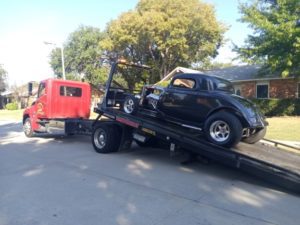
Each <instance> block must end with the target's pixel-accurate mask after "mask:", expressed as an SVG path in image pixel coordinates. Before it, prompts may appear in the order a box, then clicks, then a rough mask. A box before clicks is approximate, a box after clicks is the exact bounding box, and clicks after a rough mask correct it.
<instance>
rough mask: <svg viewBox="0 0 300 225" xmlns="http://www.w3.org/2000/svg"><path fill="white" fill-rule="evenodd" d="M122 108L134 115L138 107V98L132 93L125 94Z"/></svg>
mask: <svg viewBox="0 0 300 225" xmlns="http://www.w3.org/2000/svg"><path fill="white" fill-rule="evenodd" d="M122 109H123V111H124V112H125V113H127V114H130V115H135V114H136V112H137V109H138V100H137V99H136V98H135V97H134V96H132V95H128V96H126V98H125V100H124V103H123V105H122Z"/></svg>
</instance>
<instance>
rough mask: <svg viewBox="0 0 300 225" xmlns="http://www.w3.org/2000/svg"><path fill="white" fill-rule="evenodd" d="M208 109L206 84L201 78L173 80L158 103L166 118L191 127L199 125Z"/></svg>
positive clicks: (209, 102)
mask: <svg viewBox="0 0 300 225" xmlns="http://www.w3.org/2000/svg"><path fill="white" fill-rule="evenodd" d="M186 84H189V85H186ZM210 109H211V98H210V96H209V92H208V87H207V82H206V80H205V79H201V78H194V79H192V78H176V79H174V81H173V82H172V83H171V84H170V86H169V87H168V88H167V89H166V91H165V93H164V95H163V96H162V99H161V100H160V103H159V110H160V111H161V112H163V113H164V114H165V116H166V117H167V118H169V117H170V118H171V119H173V120H180V121H181V122H182V123H188V124H193V125H201V124H202V122H203V121H204V119H205V118H206V115H207V114H208V112H209V110H210Z"/></svg>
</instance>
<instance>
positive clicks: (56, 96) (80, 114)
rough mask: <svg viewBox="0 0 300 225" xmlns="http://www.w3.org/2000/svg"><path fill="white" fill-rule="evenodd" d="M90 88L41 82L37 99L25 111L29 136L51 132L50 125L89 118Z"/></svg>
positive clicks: (84, 85)
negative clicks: (49, 130)
mask: <svg viewBox="0 0 300 225" xmlns="http://www.w3.org/2000/svg"><path fill="white" fill-rule="evenodd" d="M90 105H91V88H90V85H89V84H88V83H84V82H77V81H69V80H59V79H47V80H43V81H41V82H40V84H39V87H38V92H37V99H36V100H35V101H34V102H33V103H32V105H31V106H29V107H28V108H26V109H25V110H24V112H23V126H24V131H25V135H26V136H32V135H33V133H41V132H43V133H44V132H46V133H47V132H48V129H47V128H48V125H49V124H51V123H53V122H55V123H58V122H60V123H63V122H64V121H65V120H67V119H88V118H89V116H90Z"/></svg>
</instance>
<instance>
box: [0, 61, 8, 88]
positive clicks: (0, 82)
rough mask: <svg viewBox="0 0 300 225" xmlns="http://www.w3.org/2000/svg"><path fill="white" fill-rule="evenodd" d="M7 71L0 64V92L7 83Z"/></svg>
mask: <svg viewBox="0 0 300 225" xmlns="http://www.w3.org/2000/svg"><path fill="white" fill-rule="evenodd" d="M6 79H7V72H6V70H5V69H4V68H3V67H2V65H0V92H3V91H5V90H6V87H7V83H6Z"/></svg>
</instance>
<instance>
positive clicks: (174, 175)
mask: <svg viewBox="0 0 300 225" xmlns="http://www.w3.org/2000/svg"><path fill="white" fill-rule="evenodd" d="M183 159H184V156H176V157H170V156H169V153H168V152H166V151H160V150H158V149H149V148H148V149H141V148H138V147H134V146H133V148H132V149H131V150H130V151H123V152H118V153H114V154H105V155H103V154H97V153H95V152H94V150H93V148H92V145H91V143H90V139H89V137H81V136H73V137H66V138H61V137H56V138H55V137H47V138H46V137H44V138H31V139H28V138H26V137H25V136H24V135H23V133H22V131H21V124H20V123H9V122H0V225H27V224H28V225H43V224H45V225H46V224H53V225H96V224H101V225H102V224H103V225H110V224H117V225H131V224H137V225H144V224H149V225H158V224H161V225H189V224H205V225H206V224H222V225H226V224H238V225H241V224H243V225H247V224H283V225H288V224H299V221H300V211H299V209H300V208H299V206H300V196H296V195H293V194H291V193H288V192H285V191H283V190H280V189H278V188H276V187H274V186H272V185H269V184H266V183H264V182H263V181H258V180H256V179H255V178H253V177H250V176H248V175H245V174H243V173H240V172H238V171H234V170H232V169H229V168H226V167H223V166H220V165H216V164H210V165H205V164H201V163H193V164H190V165H187V166H182V165H181V164H180V162H181V161H182V160H183Z"/></svg>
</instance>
